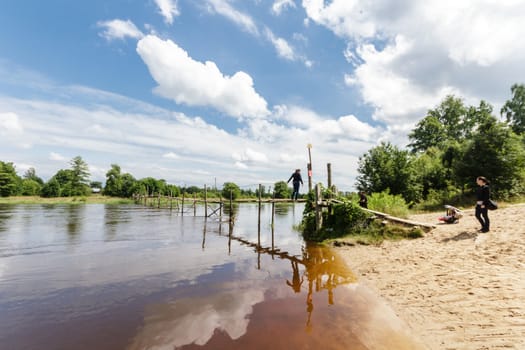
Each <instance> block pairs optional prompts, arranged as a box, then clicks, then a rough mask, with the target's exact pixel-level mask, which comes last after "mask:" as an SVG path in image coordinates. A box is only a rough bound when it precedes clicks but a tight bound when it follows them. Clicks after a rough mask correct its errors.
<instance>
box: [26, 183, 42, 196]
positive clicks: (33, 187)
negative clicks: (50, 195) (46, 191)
mask: <svg viewBox="0 0 525 350" xmlns="http://www.w3.org/2000/svg"><path fill="white" fill-rule="evenodd" d="M41 189H42V185H41V184H40V183H38V182H36V181H35V180H31V179H23V180H22V195H23V196H39V195H40V190H41Z"/></svg>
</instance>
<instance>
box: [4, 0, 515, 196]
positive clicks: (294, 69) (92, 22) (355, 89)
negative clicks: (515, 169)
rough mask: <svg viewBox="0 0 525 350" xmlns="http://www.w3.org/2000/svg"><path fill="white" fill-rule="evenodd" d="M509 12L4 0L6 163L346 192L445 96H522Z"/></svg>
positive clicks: (284, 0) (291, 2)
mask: <svg viewBox="0 0 525 350" xmlns="http://www.w3.org/2000/svg"><path fill="white" fill-rule="evenodd" d="M524 16H525V4H524V3H523V2H522V1H517V0H498V1H496V0H479V1H467V0H463V1H461V0H460V1H427V2H421V1H416V0H398V1H387V0H376V1H358V0H332V1H320V0H302V1H300V0H275V1H272V0H266V1H265V0H243V1H241V0H199V1H190V0H178V1H175V0H147V1H130V0H118V1H99V0H93V1H85V2H72V1H66V0H50V1H45V2H41V1H14V0H7V1H4V2H3V3H2V5H1V10H0V28H1V29H2V30H0V160H3V161H9V162H13V163H15V165H16V168H17V170H18V172H19V173H20V174H23V172H24V171H25V170H26V169H27V168H29V167H34V168H36V170H37V174H38V175H40V176H41V177H43V178H44V179H48V178H49V177H50V176H52V175H53V174H54V173H55V172H56V171H57V170H59V169H63V168H68V167H69V164H68V162H69V160H70V159H71V158H73V157H75V156H77V155H80V156H82V157H83V159H84V160H85V161H86V162H87V163H88V164H89V166H90V171H91V178H92V180H104V177H105V172H106V171H107V170H108V169H109V168H110V165H111V164H113V163H116V164H119V165H120V166H121V167H122V169H123V171H125V172H130V173H131V174H133V175H134V176H135V177H137V178H141V177H146V176H153V177H156V178H164V179H166V180H167V181H168V182H170V183H173V184H177V185H198V186H202V185H204V184H207V185H214V184H215V182H216V183H217V184H218V185H219V186H220V185H222V184H223V183H224V182H229V181H233V182H235V183H237V184H239V185H240V186H241V187H254V186H255V185H256V184H259V183H262V184H264V185H271V184H273V183H274V182H276V181H280V180H287V179H288V177H289V176H290V174H291V172H292V171H293V169H295V168H302V169H303V170H306V163H307V162H308V152H307V148H306V145H307V144H309V143H311V144H312V146H313V148H312V160H313V168H314V173H313V175H314V178H313V180H314V182H325V183H326V164H327V163H331V164H332V170H333V182H334V183H335V184H336V185H338V187H339V188H341V189H344V190H353V189H354V188H353V186H354V183H355V177H356V175H357V172H356V170H357V161H358V158H359V157H360V156H361V155H363V154H364V153H365V152H366V151H367V150H369V149H370V148H372V147H374V146H375V145H377V144H378V143H379V142H381V141H390V142H392V143H394V144H396V145H399V146H401V147H404V146H405V145H406V144H407V134H408V133H409V132H410V130H411V129H412V128H413V126H414V125H415V123H416V122H417V121H418V120H419V119H421V118H422V117H423V116H424V115H425V112H426V111H427V110H428V109H430V108H433V107H435V106H436V105H437V104H438V103H439V102H440V101H441V100H442V99H443V98H444V97H445V96H446V95H447V94H455V95H457V96H461V97H462V98H464V99H465V102H466V103H467V104H478V103H479V101H480V100H481V99H484V100H486V101H488V102H489V103H491V104H493V106H494V107H495V114H496V115H497V116H499V113H498V111H499V108H500V106H501V104H502V103H504V101H505V100H506V99H508V98H509V97H510V86H511V85H512V84H513V83H523V80H524V78H523V77H524V74H525V67H524V65H523V64H522V62H523V60H524V59H525V57H524V56H525V48H524V47H523V46H522V45H519V43H520V42H521V40H522V38H523V37H524V35H525V29H524V26H523V25H522V19H523V18H524Z"/></svg>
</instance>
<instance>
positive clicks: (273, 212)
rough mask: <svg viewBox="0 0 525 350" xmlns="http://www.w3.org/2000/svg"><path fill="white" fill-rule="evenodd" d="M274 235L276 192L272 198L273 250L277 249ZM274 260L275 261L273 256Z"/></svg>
mask: <svg viewBox="0 0 525 350" xmlns="http://www.w3.org/2000/svg"><path fill="white" fill-rule="evenodd" d="M274 233H275V192H274V193H273V198H272V250H274V249H275V246H274ZM272 259H273V254H272Z"/></svg>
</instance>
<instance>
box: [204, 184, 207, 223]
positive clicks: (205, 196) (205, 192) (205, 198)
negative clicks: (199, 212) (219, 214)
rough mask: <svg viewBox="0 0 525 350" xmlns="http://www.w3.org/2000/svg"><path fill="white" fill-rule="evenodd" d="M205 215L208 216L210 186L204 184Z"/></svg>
mask: <svg viewBox="0 0 525 350" xmlns="http://www.w3.org/2000/svg"><path fill="white" fill-rule="evenodd" d="M204 217H208V187H206V185H204Z"/></svg>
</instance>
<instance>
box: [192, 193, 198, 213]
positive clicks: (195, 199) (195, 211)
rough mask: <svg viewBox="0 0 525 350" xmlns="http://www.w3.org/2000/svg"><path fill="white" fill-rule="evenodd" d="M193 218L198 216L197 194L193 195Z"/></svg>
mask: <svg viewBox="0 0 525 350" xmlns="http://www.w3.org/2000/svg"><path fill="white" fill-rule="evenodd" d="M193 216H197V194H196V193H193Z"/></svg>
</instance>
